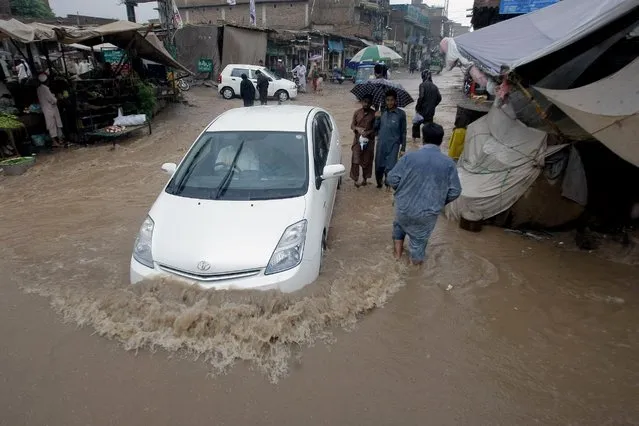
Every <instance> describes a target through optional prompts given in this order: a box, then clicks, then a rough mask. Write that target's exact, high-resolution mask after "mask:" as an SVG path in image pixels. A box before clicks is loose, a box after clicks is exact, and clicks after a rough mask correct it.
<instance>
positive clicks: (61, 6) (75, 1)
mask: <svg viewBox="0 0 639 426" xmlns="http://www.w3.org/2000/svg"><path fill="white" fill-rule="evenodd" d="M119 3H120V1H119V0H99V1H98V0H49V4H50V5H51V8H52V9H53V12H55V14H56V15H57V16H66V15H73V14H76V13H79V14H80V15H89V16H100V17H104V18H117V19H126V9H125V7H124V6H123V5H120V4H119ZM391 3H392V4H401V3H410V1H408V0H391ZM426 3H428V4H430V5H433V6H434V5H439V6H443V5H444V0H427V1H426ZM156 7H157V4H156V3H155V2H152V3H145V4H141V5H139V6H138V7H137V8H136V9H135V13H136V17H137V20H138V22H146V21H147V20H149V19H153V18H157V17H158V14H157V11H156V10H154V8H156ZM472 7H473V0H450V2H449V4H448V17H449V18H450V19H452V20H454V21H456V22H460V23H462V24H464V25H470V18H466V14H467V12H466V9H469V8H472Z"/></svg>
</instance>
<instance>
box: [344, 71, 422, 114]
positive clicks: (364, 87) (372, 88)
mask: <svg viewBox="0 0 639 426" xmlns="http://www.w3.org/2000/svg"><path fill="white" fill-rule="evenodd" d="M391 89H392V90H394V91H395V92H396V93H397V106H398V107H400V108H404V107H405V106H407V105H409V104H411V103H413V98H412V97H411V95H410V94H409V93H408V92H407V91H406V90H404V88H403V87H402V86H401V85H400V84H398V83H395V82H392V81H390V80H386V79H383V78H377V79H375V80H369V81H367V82H365V83H360V84H358V85H356V86H355V87H353V88H352V89H351V93H352V94H353V95H355V96H356V97H357V99H358V100H361V99H362V98H363V97H364V96H366V95H370V96H372V97H373V105H383V104H384V102H385V101H386V92H388V91H389V90H391Z"/></svg>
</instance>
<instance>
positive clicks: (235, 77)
mask: <svg viewBox="0 0 639 426" xmlns="http://www.w3.org/2000/svg"><path fill="white" fill-rule="evenodd" d="M242 74H246V76H247V77H248V75H249V70H248V68H233V69H232V70H231V76H230V77H229V78H230V79H231V83H230V84H229V86H231V87H232V88H233V91H234V92H235V94H236V95H237V96H240V84H241V83H242Z"/></svg>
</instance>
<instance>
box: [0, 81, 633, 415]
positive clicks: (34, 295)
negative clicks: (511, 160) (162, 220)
mask: <svg viewBox="0 0 639 426" xmlns="http://www.w3.org/2000/svg"><path fill="white" fill-rule="evenodd" d="M396 75H397V76H400V78H401V76H402V74H396ZM404 78H405V80H400V82H401V83H403V84H404V85H405V87H407V88H408V89H410V90H411V91H413V92H416V90H417V86H418V80H417V79H409V78H407V77H406V75H405V74H404ZM435 82H436V83H438V84H439V85H440V87H441V89H442V94H443V97H444V101H443V104H442V105H441V106H440V107H439V109H438V113H437V117H436V120H437V121H439V122H440V123H442V124H443V125H444V126H445V127H446V128H447V130H448V131H450V129H451V127H452V121H453V119H454V115H455V104H456V101H457V99H458V97H459V84H460V76H459V74H457V73H451V74H448V75H445V76H437V77H435ZM350 87H351V86H350V85H349V84H348V83H346V84H344V85H343V86H332V85H330V84H329V85H327V87H326V90H325V93H324V95H323V96H313V95H302V96H301V98H300V99H298V100H296V101H295V103H299V104H302V103H308V104H318V105H321V106H324V107H326V108H327V109H329V110H330V111H331V112H332V113H333V114H334V116H335V117H336V119H337V120H338V124H339V129H340V132H341V134H342V140H343V141H344V143H345V145H344V147H343V150H344V154H345V158H346V163H348V158H349V148H348V146H347V145H348V143H349V142H350V137H351V133H350V130H349V122H350V117H351V115H352V112H353V110H354V108H355V107H356V105H355V102H354V99H353V98H352V97H351V96H350V94H348V90H349V89H350ZM189 99H190V102H191V105H188V106H187V105H180V106H176V107H174V108H171V109H169V110H167V111H165V112H163V113H162V114H161V115H160V116H159V117H158V118H157V119H156V120H155V122H154V125H155V128H154V132H153V135H152V136H142V137H140V138H138V139H131V140H129V141H125V142H122V145H121V146H120V147H119V148H118V149H116V150H110V149H109V146H106V145H102V146H96V147H91V148H80V149H74V150H70V151H67V152H60V153H57V154H56V155H50V156H43V157H42V158H40V159H39V160H38V164H37V165H36V166H35V167H33V168H32V169H31V170H30V171H29V172H28V173H27V174H26V175H23V176H20V177H11V178H9V177H0V200H1V205H0V212H1V221H0V271H1V275H0V342H1V347H0V348H1V349H0V425H11V426H14V425H64V426H72V425H151V424H152V425H178V424H179V425H201V424H213V425H250V424H260V425H300V424H304V425H309V426H312V425H320V424H321V425H425V424H428V425H461V424H464V425H497V424H503V425H529V424H530V425H532V424H542V425H613V424H615V425H621V424H639V404H637V397H638V396H639V351H638V350H637V349H638V347H637V345H638V343H639V342H638V338H637V336H638V331H639V330H638V328H639V325H638V324H639V321H638V320H639V310H638V307H639V303H638V302H639V295H638V293H637V285H638V284H639V267H637V266H636V263H635V266H633V265H629V264H620V263H612V262H610V261H609V260H606V259H603V258H601V257H599V256H597V255H596V253H585V252H580V251H575V250H569V249H566V248H563V246H560V245H559V244H553V242H552V241H534V240H528V239H524V238H522V237H521V236H518V235H513V234H509V233H505V232H504V231H503V230H501V229H496V228H485V229H484V230H483V231H482V232H481V233H478V234H471V233H467V232H465V231H462V230H460V229H459V228H458V227H457V226H456V224H454V223H450V222H447V221H445V220H444V219H443V218H442V219H440V221H439V223H438V225H437V228H436V231H435V233H434V235H433V237H432V240H431V243H430V246H429V257H428V262H427V265H426V267H425V268H423V269H422V270H414V269H408V268H406V267H403V266H401V265H398V264H396V263H395V262H393V261H391V260H390V252H391V251H390V249H391V245H390V231H391V220H392V206H391V198H390V195H388V194H387V193H385V192H380V191H378V190H376V189H375V188H374V187H370V186H369V187H365V188H360V189H356V188H354V187H353V185H352V183H351V182H349V181H347V180H345V184H344V185H343V187H342V190H341V191H340V192H339V194H338V200H337V206H336V211H335V216H334V218H333V226H332V229H331V232H330V241H329V243H330V250H329V251H328V253H327V258H326V262H325V270H324V272H323V274H322V275H321V277H320V279H319V281H318V282H317V283H316V284H314V285H312V286H309V287H308V288H307V289H305V290H303V291H302V292H300V293H299V294H294V295H286V296H283V295H279V294H276V293H237V292H205V291H199V290H197V289H195V288H188V287H184V286H182V285H179V284H176V283H172V282H150V283H146V284H144V285H141V286H137V287H131V286H129V285H128V282H127V280H128V262H129V256H130V253H131V247H132V244H133V240H134V238H135V234H136V232H137V230H138V227H139V226H140V223H141V222H142V220H143V219H144V216H145V214H146V213H147V211H148V209H149V207H150V205H151V203H152V202H153V200H154V198H155V197H156V196H157V194H158V192H159V191H160V190H161V187H162V185H163V184H164V183H165V181H166V176H165V175H164V174H162V172H160V170H159V166H160V165H161V163H163V162H165V161H177V160H179V159H180V158H181V156H182V155H184V153H185V150H186V149H187V148H188V146H189V145H190V144H191V143H192V141H193V139H194V138H195V137H196V136H197V134H198V133H199V132H200V131H201V130H202V128H203V127H204V126H205V125H206V124H207V123H208V122H209V121H210V120H211V119H212V118H213V117H214V116H215V115H217V114H219V113H220V112H222V111H224V110H226V109H228V108H231V107H237V106H239V104H240V101H238V100H235V101H231V102H227V101H223V100H221V99H220V98H219V97H218V96H217V95H216V94H215V93H214V92H213V91H211V90H210V89H204V88H198V89H197V90H195V89H194V90H193V91H192V92H191V93H189ZM411 111H412V109H410V108H409V118H412V112H411ZM566 246H567V244H566Z"/></svg>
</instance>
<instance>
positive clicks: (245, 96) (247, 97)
mask: <svg viewBox="0 0 639 426" xmlns="http://www.w3.org/2000/svg"><path fill="white" fill-rule="evenodd" d="M240 97H241V98H242V100H243V101H244V106H245V107H250V106H253V104H254V103H255V86H253V82H251V80H249V79H248V76H247V75H246V74H242V82H241V83H240Z"/></svg>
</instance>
